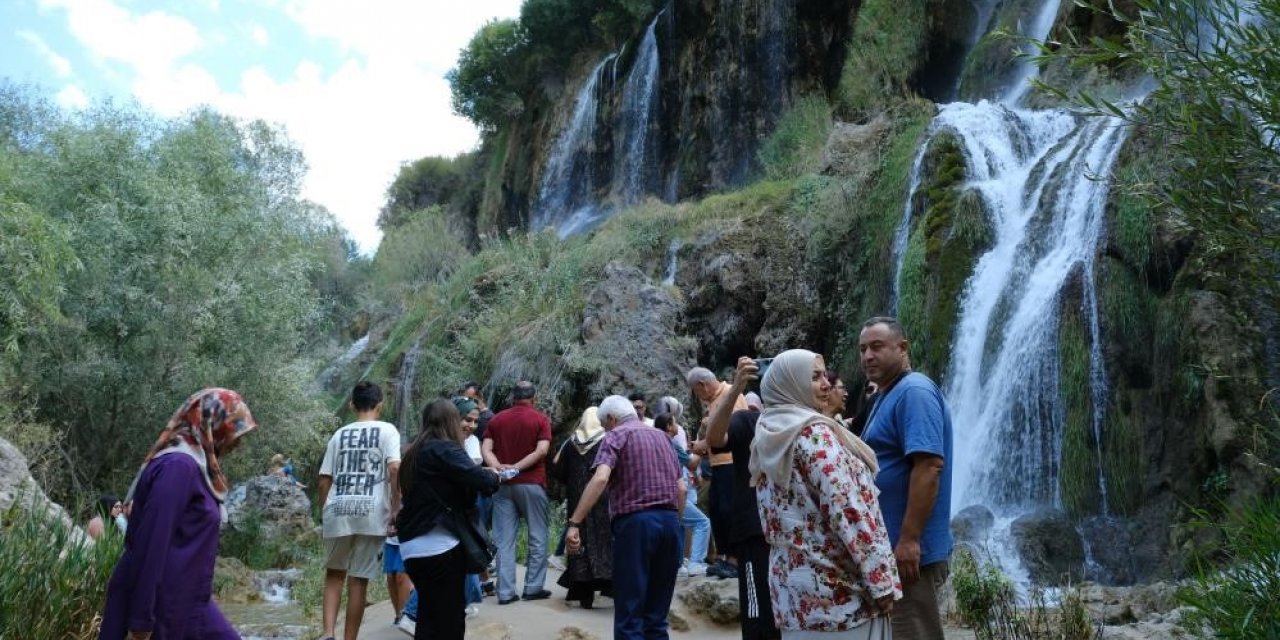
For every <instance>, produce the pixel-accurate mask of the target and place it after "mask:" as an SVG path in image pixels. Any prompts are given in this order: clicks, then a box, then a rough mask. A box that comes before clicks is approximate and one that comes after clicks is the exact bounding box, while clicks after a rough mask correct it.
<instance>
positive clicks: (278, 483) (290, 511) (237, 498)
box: [227, 476, 314, 540]
mask: <svg viewBox="0 0 1280 640" xmlns="http://www.w3.org/2000/svg"><path fill="white" fill-rule="evenodd" d="M253 515H256V516H257V517H258V518H257V520H258V524H259V525H260V532H261V534H262V536H263V537H265V538H267V539H271V540H296V539H297V538H299V537H302V536H307V535H310V534H311V533H312V531H313V530H314V524H313V523H312V521H311V501H310V500H309V499H308V498H307V494H306V493H303V491H302V489H301V488H300V487H298V486H297V485H295V484H293V483H292V482H290V481H288V480H286V479H285V478H281V477H279V476H258V477H256V478H253V479H252V480H249V481H248V482H246V483H244V484H242V485H239V486H237V487H236V488H235V489H233V490H232V492H231V494H230V495H229V496H228V497H227V518H228V522H229V525H230V526H231V527H233V528H236V529H238V530H239V529H242V528H243V527H245V526H247V523H248V522H249V520H250V518H251V517H252V516H253Z"/></svg>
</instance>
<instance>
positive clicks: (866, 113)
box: [836, 0, 929, 121]
mask: <svg viewBox="0 0 1280 640" xmlns="http://www.w3.org/2000/svg"><path fill="white" fill-rule="evenodd" d="M927 4H928V3H927V2H926V1H925V0H897V1H895V0H867V1H866V2H864V3H863V4H862V7H861V8H860V9H858V18H857V22H856V23H855V24H854V27H853V37H852V39H851V42H850V43H849V55H848V56H847V58H846V59H845V63H844V69H843V70H842V72H841V76H840V85H839V87H838V88H837V90H836V95H837V105H838V107H839V110H840V115H841V117H843V118H845V119H848V120H852V121H862V120H867V119H869V118H870V116H872V115H873V114H875V113H879V112H881V111H884V110H886V109H888V108H889V107H890V106H892V105H893V104H895V103H898V102H902V101H905V100H907V99H909V97H910V96H911V95H913V92H912V90H911V87H910V85H909V83H910V80H911V75H912V74H913V73H914V72H915V69H916V67H917V66H918V63H919V61H920V58H921V57H922V55H923V52H924V47H925V45H926V36H927V33H926V29H927V26H928V22H929V21H928V19H927V15H926V8H927V7H926V5H927Z"/></svg>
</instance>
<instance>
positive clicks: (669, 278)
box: [662, 238, 683, 287]
mask: <svg viewBox="0 0 1280 640" xmlns="http://www.w3.org/2000/svg"><path fill="white" fill-rule="evenodd" d="M682 244H683V243H681V242H680V239H679V238H675V239H673V240H672V241H671V244H669V245H667V271H666V273H664V274H663V275H662V284H664V285H666V286H668V287H672V286H675V284H676V264H677V258H678V257H679V254H680V247H681V246H682Z"/></svg>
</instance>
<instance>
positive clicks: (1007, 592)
mask: <svg viewBox="0 0 1280 640" xmlns="http://www.w3.org/2000/svg"><path fill="white" fill-rule="evenodd" d="M951 588H952V589H953V590H954V591H955V594H956V608H957V609H958V612H959V614H960V617H961V619H962V620H963V621H964V623H965V624H967V625H969V626H970V627H972V628H973V630H974V633H975V634H976V635H977V636H978V639H979V640H1096V639H1098V638H1101V637H1102V626H1101V625H1100V624H1096V623H1094V622H1093V621H1092V620H1091V619H1090V618H1089V613H1088V611H1087V610H1086V609H1085V606H1084V601H1083V600H1082V599H1081V598H1080V594H1079V592H1078V591H1076V590H1075V589H1070V590H1068V591H1066V592H1065V593H1064V594H1063V597H1062V602H1061V603H1059V604H1058V606H1057V607H1056V608H1054V607H1051V606H1049V603H1048V602H1047V601H1046V599H1045V596H1044V593H1043V592H1042V591H1039V590H1032V592H1031V593H1030V594H1029V595H1028V597H1027V599H1026V601H1025V602H1020V600H1019V597H1018V591H1017V589H1016V588H1015V587H1014V585H1013V582H1012V581H1011V580H1010V579H1009V577H1008V576H1006V575H1004V573H1003V572H1001V571H1000V568H999V567H998V566H996V564H995V563H994V562H991V561H989V560H988V561H984V560H982V559H981V558H979V556H978V555H977V554H976V553H975V552H974V551H973V550H972V549H968V548H961V549H959V550H957V551H956V553H955V555H954V556H953V559H952V565H951Z"/></svg>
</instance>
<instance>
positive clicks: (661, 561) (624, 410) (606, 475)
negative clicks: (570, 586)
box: [565, 396, 686, 640]
mask: <svg viewBox="0 0 1280 640" xmlns="http://www.w3.org/2000/svg"><path fill="white" fill-rule="evenodd" d="M598 415H599V417H600V423H601V424H602V425H603V426H604V428H605V429H607V430H608V433H606V434H605V436H604V439H603V440H601V442H600V448H599V450H598V451H597V452H596V460H595V475H593V476H592V477H591V481H590V482H589V483H588V484H587V487H586V489H585V490H584V491H583V493H582V498H581V499H580V500H579V501H578V508H577V509H575V510H574V512H573V515H572V516H571V517H570V518H569V528H568V530H567V531H566V533H565V536H566V537H565V540H566V543H567V545H568V550H569V553H580V552H581V549H582V537H581V534H580V532H579V531H578V529H579V527H581V526H582V521H583V519H584V518H586V517H587V514H588V513H590V512H591V508H592V507H594V506H595V504H596V502H597V501H598V500H599V499H600V496H601V495H602V494H603V493H604V492H605V490H606V489H607V490H608V491H609V520H610V524H611V526H612V528H613V602H614V608H613V637H614V638H617V639H620V640H630V639H632V638H635V639H637V640H642V639H653V638H667V637H669V636H668V634H667V611H668V610H669V609H670V608H671V597H672V594H673V593H674V592H675V587H676V575H677V572H678V571H679V570H680V559H681V558H682V557H683V556H684V531H683V529H682V528H681V526H680V511H679V509H680V507H681V506H682V505H683V504H684V497H685V491H686V487H685V485H684V480H683V479H682V477H681V473H680V463H679V462H677V461H676V454H675V452H674V451H673V450H672V448H671V443H670V442H669V441H668V440H667V434H665V433H663V432H662V431H659V430H658V429H654V428H653V427H650V426H646V425H645V423H643V422H641V421H640V419H639V417H637V416H636V411H635V408H633V407H632V406H631V402H630V401H629V400H627V399H626V398H625V397H623V396H609V397H608V398H605V399H604V401H603V402H601V403H600V409H599V413H598Z"/></svg>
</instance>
